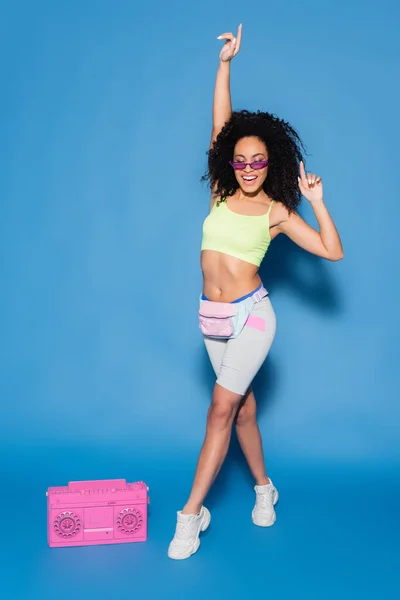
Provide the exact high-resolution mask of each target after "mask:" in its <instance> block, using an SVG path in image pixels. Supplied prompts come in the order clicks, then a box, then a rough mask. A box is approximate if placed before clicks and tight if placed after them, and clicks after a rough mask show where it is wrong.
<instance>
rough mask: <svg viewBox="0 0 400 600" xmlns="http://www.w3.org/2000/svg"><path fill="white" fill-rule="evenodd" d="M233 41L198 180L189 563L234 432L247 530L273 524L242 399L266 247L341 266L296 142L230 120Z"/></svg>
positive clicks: (182, 552) (262, 116) (252, 404)
mask: <svg viewBox="0 0 400 600" xmlns="http://www.w3.org/2000/svg"><path fill="white" fill-rule="evenodd" d="M241 35H242V28H241V26H239V30H238V34H237V38H235V37H234V36H233V34H231V33H226V34H223V35H221V36H220V37H219V39H224V40H225V44H224V47H223V49H222V51H221V53H220V64H219V67H218V73H217V79H216V85H215V92H214V106H213V127H212V138H211V146H210V151H209V170H208V174H207V175H206V177H207V178H208V179H209V180H210V183H211V189H212V196H211V206H210V213H209V215H208V217H207V218H206V220H205V222H204V226H203V242H202V252H201V266H202V271H203V278H204V288H203V294H202V297H201V301H200V311H199V318H200V328H201V330H202V331H203V335H204V340H205V345H206V348H207V351H208V354H209V357H210V360H211V363H212V365H213V368H214V370H215V373H216V376H217V382H216V384H215V387H214V390H213V395H212V402H211V405H210V408H209V412H208V417H207V429H206V437H205V440H204V444H203V447H202V449H201V453H200V457H199V460H198V465H197V469H196V474H195V478H194V483H193V487H192V491H191V494H190V496H189V499H188V501H187V503H186V504H185V506H184V507H183V509H182V510H181V511H179V512H178V520H177V526H176V531H175V536H174V538H173V540H172V542H171V543H170V546H169V549H168V556H169V557H170V558H173V559H184V558H188V557H189V556H191V555H192V554H193V553H194V552H196V551H197V549H198V548H199V545H200V541H199V535H200V532H202V531H204V530H205V529H207V527H208V525H209V523H210V513H209V511H208V510H207V508H205V507H204V506H203V502H204V499H205V497H206V495H207V493H208V491H209V489H210V487H211V485H212V483H213V482H214V480H215V478H216V476H217V474H218V472H219V470H220V468H221V466H222V463H223V461H224V459H225V457H226V454H227V451H228V446H229V443H230V437H231V431H232V425H233V423H234V422H235V425H236V431H237V437H238V440H239V443H240V446H241V448H242V450H243V453H244V455H245V457H246V460H247V462H248V465H249V468H250V470H251V473H252V475H253V476H254V479H255V484H256V485H255V488H254V489H255V493H256V499H255V505H254V509H253V511H252V520H253V523H254V524H255V525H258V526H261V527H268V526H270V525H273V523H274V522H275V510H274V505H275V504H276V502H277V500H278V492H277V489H276V488H275V487H274V485H273V483H272V481H271V479H270V478H269V477H268V476H267V473H266V469H265V464H264V457H263V449H262V441H261V436H260V431H259V428H258V425H257V421H256V400H255V398H254V394H253V391H252V389H251V383H252V380H253V378H254V376H255V375H256V373H257V371H258V370H259V368H260V367H261V365H262V363H263V362H264V360H265V358H266V356H267V354H268V352H269V349H270V347H271V344H272V341H273V338H274V334H275V314H274V311H273V308H272V306H271V302H270V300H269V298H268V295H267V292H266V290H265V289H264V287H263V285H262V283H261V279H260V277H259V275H258V267H259V266H260V263H261V261H262V259H263V257H264V255H265V253H266V251H267V249H268V246H269V243H270V241H271V240H272V239H274V238H275V237H276V236H277V235H278V234H280V233H285V234H286V235H287V236H288V237H289V238H290V239H291V240H293V241H294V242H295V243H296V244H297V245H298V246H300V247H301V248H303V249H304V250H306V251H308V252H311V253H312V254H316V255H317V256H320V257H322V258H326V259H328V260H332V261H336V260H340V259H342V258H343V250H342V245H341V242H340V238H339V235H338V233H337V230H336V227H335V225H334V223H333V221H332V219H331V217H330V215H329V212H328V210H327V208H326V207H325V204H324V201H323V190H322V182H321V178H320V177H317V176H316V175H314V174H312V173H308V174H306V172H305V170H304V165H303V162H302V153H301V142H300V139H299V137H298V135H297V134H296V132H295V131H294V130H293V129H292V128H291V127H290V125H289V124H288V123H286V122H284V121H282V120H280V119H278V118H276V117H274V116H272V115H270V114H268V113H249V112H247V111H242V112H238V113H232V108H231V98H230V62H231V60H232V58H233V57H234V56H235V55H236V54H237V53H238V52H239V49H240V42H241ZM299 173H300V176H299ZM301 195H303V196H304V197H305V198H306V199H307V200H308V201H309V202H310V203H311V206H312V208H313V210H314V213H315V216H316V218H317V221H318V225H319V231H317V230H315V229H313V228H312V227H310V226H309V225H307V224H306V223H305V221H304V220H303V219H302V218H301V217H300V216H299V215H298V214H297V212H296V208H297V206H298V204H299V202H300V198H301Z"/></svg>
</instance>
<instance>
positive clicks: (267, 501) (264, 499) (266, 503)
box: [257, 492, 272, 508]
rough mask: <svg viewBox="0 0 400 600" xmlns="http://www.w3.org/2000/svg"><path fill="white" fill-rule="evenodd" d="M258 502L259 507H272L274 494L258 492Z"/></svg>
mask: <svg viewBox="0 0 400 600" xmlns="http://www.w3.org/2000/svg"><path fill="white" fill-rule="evenodd" d="M257 504H258V507H259V508H271V507H272V494H271V493H268V492H267V493H266V494H257Z"/></svg>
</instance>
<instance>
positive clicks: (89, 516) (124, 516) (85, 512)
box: [46, 479, 149, 548]
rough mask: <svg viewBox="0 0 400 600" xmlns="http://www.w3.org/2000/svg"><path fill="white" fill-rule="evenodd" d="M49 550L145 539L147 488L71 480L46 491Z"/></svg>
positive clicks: (115, 481) (111, 481)
mask: <svg viewBox="0 0 400 600" xmlns="http://www.w3.org/2000/svg"><path fill="white" fill-rule="evenodd" d="M46 495H47V513H48V520H47V533H48V543H49V546H51V547H53V548H54V547H58V546H91V545H94V544H123V543H124V542H145V541H146V540H147V505H148V503H149V497H148V487H147V485H146V484H145V483H143V481H138V482H136V483H126V481H125V479H109V480H103V481H72V482H70V483H69V484H68V486H65V487H50V488H49V489H48V490H47V494H46Z"/></svg>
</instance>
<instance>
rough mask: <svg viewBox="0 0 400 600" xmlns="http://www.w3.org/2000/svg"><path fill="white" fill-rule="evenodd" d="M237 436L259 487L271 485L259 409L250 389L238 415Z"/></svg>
mask: <svg viewBox="0 0 400 600" xmlns="http://www.w3.org/2000/svg"><path fill="white" fill-rule="evenodd" d="M236 434H237V437H238V440H239V443H240V447H241V448H242V450H243V454H244V455H245V457H246V460H247V463H248V465H249V467H250V471H251V473H252V475H253V477H254V479H255V480H256V484H257V485H265V484H267V483H269V479H268V477H267V474H266V471H265V462H264V453H263V448H262V441H261V434H260V430H259V428H258V425H257V407H256V399H255V397H254V393H253V390H252V389H251V388H249V390H248V392H247V393H246V395H245V396H244V397H243V400H242V402H241V404H240V406H239V409H238V411H237V414H236Z"/></svg>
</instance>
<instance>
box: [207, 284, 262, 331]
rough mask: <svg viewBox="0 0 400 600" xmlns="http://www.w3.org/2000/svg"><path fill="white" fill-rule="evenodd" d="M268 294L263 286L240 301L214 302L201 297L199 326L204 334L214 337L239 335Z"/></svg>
mask: <svg viewBox="0 0 400 600" xmlns="http://www.w3.org/2000/svg"><path fill="white" fill-rule="evenodd" d="M267 295H268V292H267V290H266V289H265V288H264V287H262V288H261V289H259V290H258V291H257V292H254V294H253V295H252V296H249V297H248V298H245V299H244V300H241V301H240V302H235V303H231V302H212V301H211V300H203V299H202V298H200V308H199V327H200V330H201V332H202V333H203V335H205V336H207V337H212V338H220V339H232V338H236V337H238V335H239V334H240V332H241V331H242V329H243V327H244V326H245V325H246V322H247V320H248V318H249V316H250V314H251V311H252V310H253V307H254V305H255V304H257V302H260V300H262V299H263V298H265V296H267Z"/></svg>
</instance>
